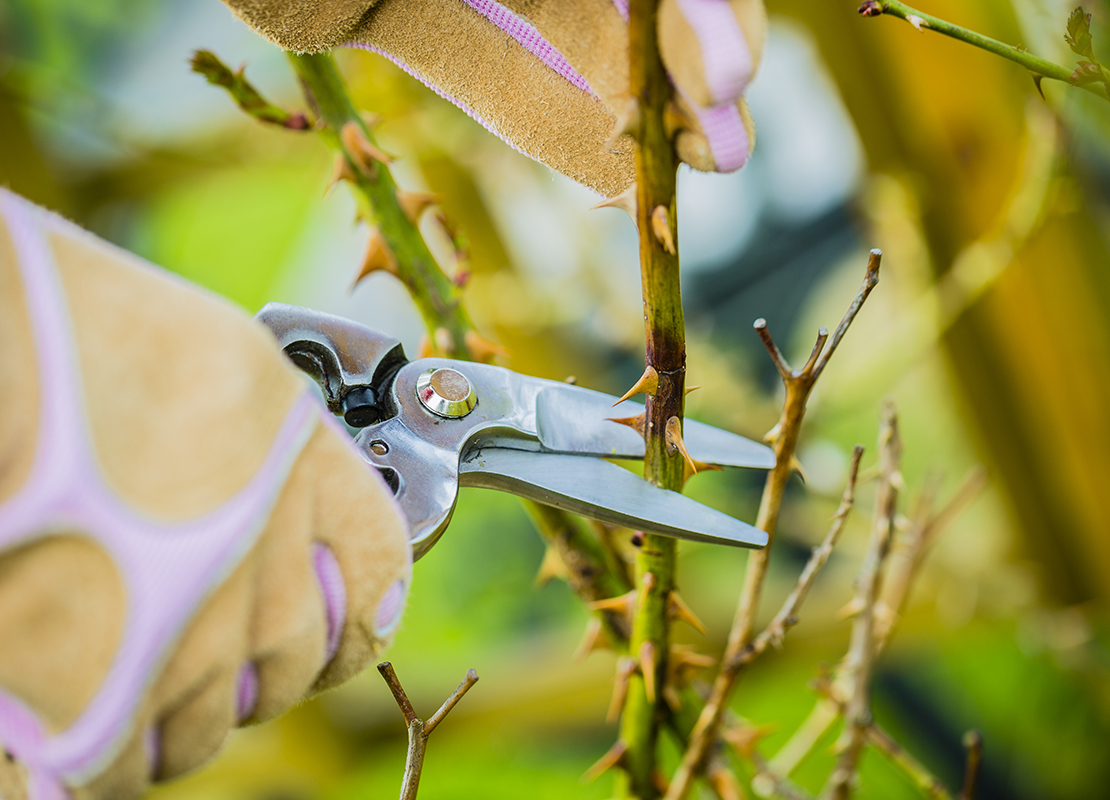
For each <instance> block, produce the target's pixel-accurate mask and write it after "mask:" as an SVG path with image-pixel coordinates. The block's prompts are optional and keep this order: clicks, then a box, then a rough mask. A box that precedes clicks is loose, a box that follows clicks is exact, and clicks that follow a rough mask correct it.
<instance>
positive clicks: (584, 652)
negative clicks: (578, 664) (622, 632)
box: [572, 617, 610, 661]
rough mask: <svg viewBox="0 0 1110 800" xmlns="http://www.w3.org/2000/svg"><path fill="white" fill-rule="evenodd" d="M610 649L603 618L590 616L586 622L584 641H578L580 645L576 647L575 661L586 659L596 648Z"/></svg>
mask: <svg viewBox="0 0 1110 800" xmlns="http://www.w3.org/2000/svg"><path fill="white" fill-rule="evenodd" d="M608 649H610V647H609V641H608V639H607V638H606V636H605V629H604V628H603V627H602V625H601V620H600V619H598V618H597V617H590V619H589V620H588V621H587V622H586V630H585V631H584V632H583V634H582V641H580V642H579V643H578V647H576V648H574V655H573V656H572V658H573V659H574V660H575V661H584V660H585V659H586V657H587V656H588V655H589V654H590V653H592V652H594V651H595V650H608Z"/></svg>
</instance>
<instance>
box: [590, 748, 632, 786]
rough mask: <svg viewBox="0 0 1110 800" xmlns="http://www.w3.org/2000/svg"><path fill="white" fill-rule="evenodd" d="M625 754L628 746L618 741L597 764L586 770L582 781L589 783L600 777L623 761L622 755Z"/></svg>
mask: <svg viewBox="0 0 1110 800" xmlns="http://www.w3.org/2000/svg"><path fill="white" fill-rule="evenodd" d="M626 752H628V745H627V744H625V743H624V742H622V741H619V740H618V741H617V743H616V744H614V745H613V746H612V747H610V748H609V752H607V753H606V754H605V755H603V756H602V757H601V758H599V759H598V760H597V763H595V764H594V765H593V766H592V767H590V768H589V769H588V770H586V774H585V775H583V776H582V779H583V780H584V781H587V782H589V781H593V780H596V779H597V778H599V777H601V776H602V775H603V774H605V773H606V772H608V771H609V770H611V769H612V768H613V767H615V766H617V765H618V764H620V763H621V762H622V761H624V754H625V753H626Z"/></svg>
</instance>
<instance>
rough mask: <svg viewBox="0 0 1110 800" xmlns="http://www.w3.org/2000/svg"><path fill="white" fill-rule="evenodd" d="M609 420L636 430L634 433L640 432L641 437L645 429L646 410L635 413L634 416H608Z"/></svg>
mask: <svg viewBox="0 0 1110 800" xmlns="http://www.w3.org/2000/svg"><path fill="white" fill-rule="evenodd" d="M609 422H615V423H617V424H618V425H625V426H627V427H629V428H631V429H632V430H634V431H636V433H638V434H640V437H641V438H643V437H644V436H645V435H646V431H647V412H646V411H645V412H644V413H642V414H637V415H636V416H634V417H610V418H609Z"/></svg>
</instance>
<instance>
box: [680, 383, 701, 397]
mask: <svg viewBox="0 0 1110 800" xmlns="http://www.w3.org/2000/svg"><path fill="white" fill-rule="evenodd" d="M700 388H701V385H700V384H699V385H697V386H687V387H686V389H685V391H684V392H683V394H684V395H688V394H690V392H696V391H697V390H698V389H700Z"/></svg>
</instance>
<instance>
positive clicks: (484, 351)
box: [463, 331, 510, 364]
mask: <svg viewBox="0 0 1110 800" xmlns="http://www.w3.org/2000/svg"><path fill="white" fill-rule="evenodd" d="M463 341H464V342H465V343H466V349H467V350H469V351H470V355H471V357H473V359H474V360H475V361H481V362H482V363H484V364H489V363H491V362H492V361H493V359H494V358H496V357H497V356H500V357H501V358H508V357H509V355H510V353H509V351H508V349H507V348H505V347H502V346H501V345H499V344H496V343H495V342H491V341H490V340H489V339H486V338H485V337H484V336H482V335H480V334H479V333H478V332H477V331H467V332H466V333H465V334H464V335H463Z"/></svg>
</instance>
